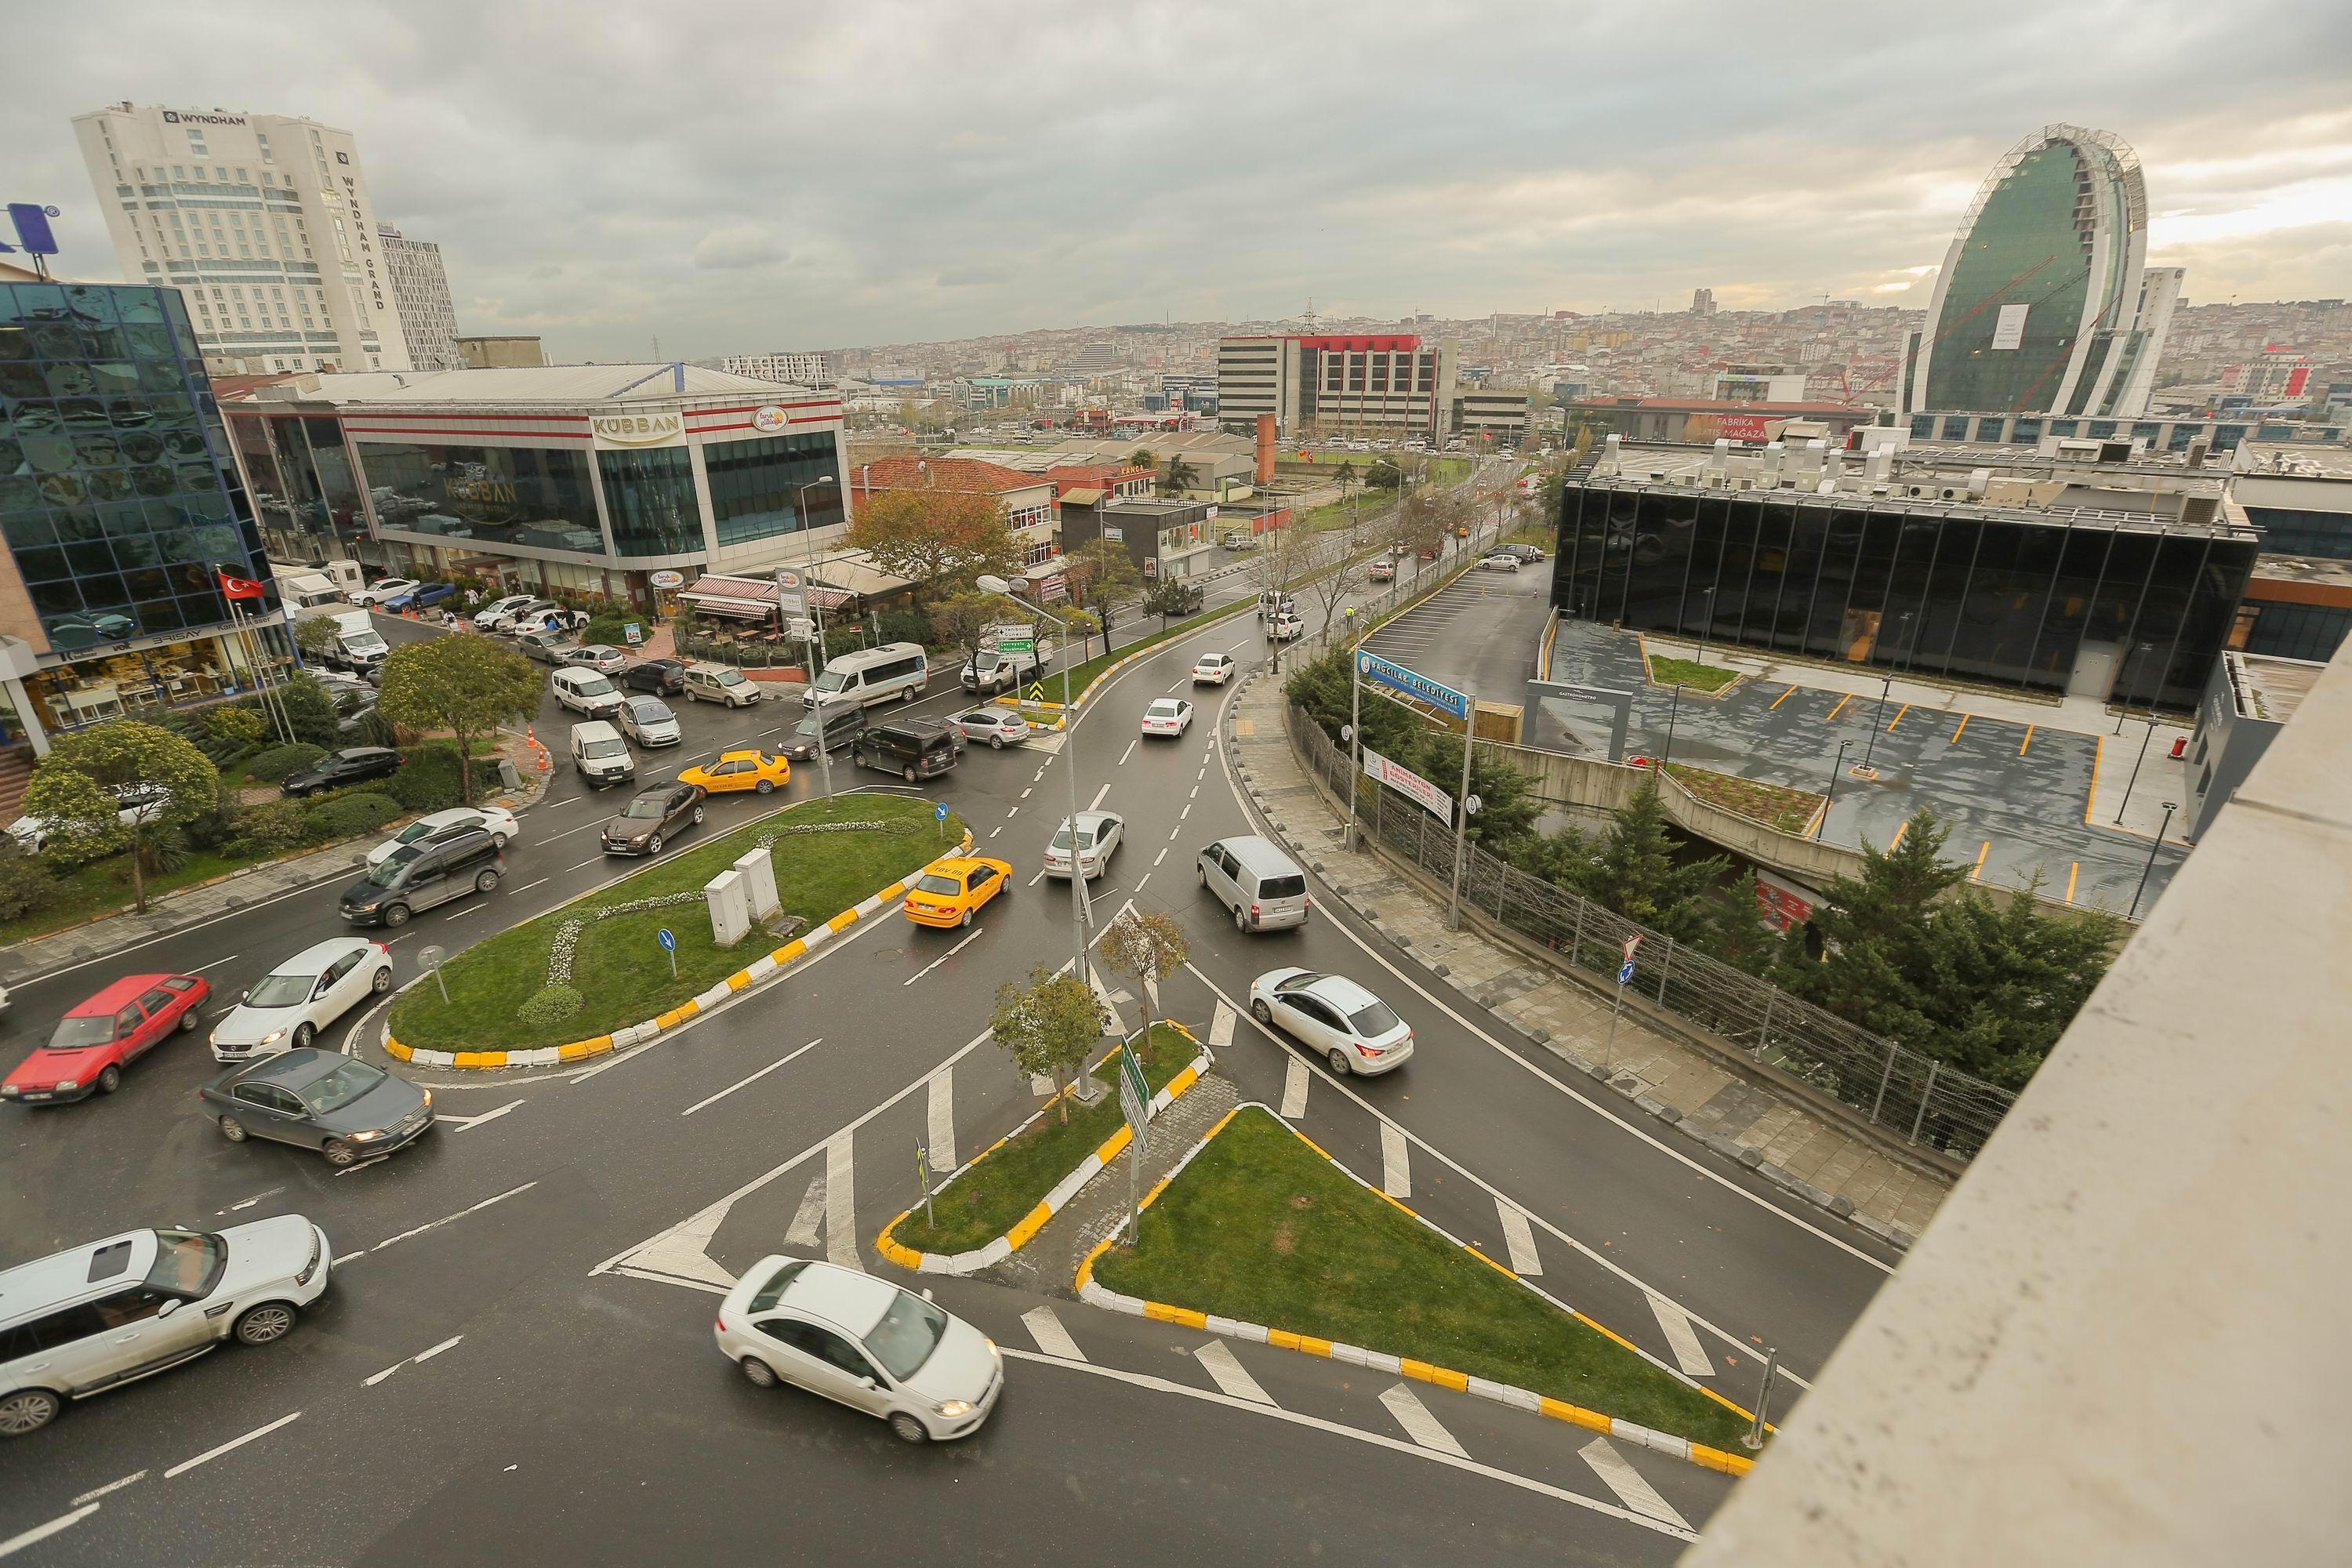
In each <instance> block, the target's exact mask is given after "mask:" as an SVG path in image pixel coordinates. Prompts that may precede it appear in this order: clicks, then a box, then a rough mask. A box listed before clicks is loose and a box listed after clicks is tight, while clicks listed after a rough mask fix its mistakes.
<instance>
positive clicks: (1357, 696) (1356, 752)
mask: <svg viewBox="0 0 2352 1568" xmlns="http://www.w3.org/2000/svg"><path fill="white" fill-rule="evenodd" d="M1348 767H1349V772H1348V837H1346V838H1344V839H1342V840H1341V844H1342V845H1343V847H1345V848H1346V849H1347V850H1348V852H1349V854H1351V855H1352V854H1354V853H1355V851H1356V780H1357V779H1358V778H1359V777H1360V776H1361V775H1362V773H1363V771H1364V677H1363V667H1362V665H1361V664H1360V662H1359V661H1358V659H1357V658H1356V650H1355V648H1354V647H1349V649H1348Z"/></svg>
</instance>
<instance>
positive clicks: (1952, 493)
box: [1936, 485, 1969, 500]
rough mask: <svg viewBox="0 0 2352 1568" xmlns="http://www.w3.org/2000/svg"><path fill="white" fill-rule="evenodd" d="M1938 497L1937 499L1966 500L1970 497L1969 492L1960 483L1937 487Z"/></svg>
mask: <svg viewBox="0 0 2352 1568" xmlns="http://www.w3.org/2000/svg"><path fill="white" fill-rule="evenodd" d="M1936 499H1937V500H1968V499H1969V492H1968V491H1967V489H1964V488H1963V487H1961V486H1959V485H1944V486H1941V487H1939V488H1938V489H1937V491H1936Z"/></svg>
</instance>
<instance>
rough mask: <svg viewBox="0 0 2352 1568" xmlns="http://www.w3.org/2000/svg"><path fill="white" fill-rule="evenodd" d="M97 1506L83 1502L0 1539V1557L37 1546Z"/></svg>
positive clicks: (74, 1523) (87, 1514)
mask: <svg viewBox="0 0 2352 1568" xmlns="http://www.w3.org/2000/svg"><path fill="white" fill-rule="evenodd" d="M139 1473H140V1474H141V1475H145V1474H146V1473H147V1472H146V1471H144V1470H142V1471H141V1472H139ZM99 1508H100V1505H99V1504H97V1503H94V1502H93V1503H85V1504H83V1505H82V1506H81V1507H79V1508H78V1509H76V1510H73V1511H72V1512H71V1513H63V1514H59V1515H58V1517H57V1518H55V1519H53V1520H51V1521H48V1522H47V1524H37V1525H35V1526H33V1528H32V1529H30V1530H28V1531H25V1532H24V1533H23V1534H21V1535H12V1536H10V1537H9V1538H8V1539H7V1540H5V1541H0V1557H13V1556H15V1555H16V1553H17V1552H22V1551H24V1550H25V1548H26V1547H27V1546H38V1545H39V1544H40V1543H41V1542H44V1541H47V1539H48V1538H49V1537H50V1536H52V1535H55V1534H57V1533H58V1531H65V1530H71V1529H72V1528H73V1527H74V1526H75V1525H77V1524H79V1523H80V1522H81V1521H83V1520H85V1519H88V1518H89V1516H90V1515H91V1514H94V1513H96V1512H97V1511H98V1510H99Z"/></svg>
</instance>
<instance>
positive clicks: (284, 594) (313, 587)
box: [269, 561, 343, 610]
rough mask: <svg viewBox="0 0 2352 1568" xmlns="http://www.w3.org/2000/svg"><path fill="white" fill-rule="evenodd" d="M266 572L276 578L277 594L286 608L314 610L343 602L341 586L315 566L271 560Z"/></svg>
mask: <svg viewBox="0 0 2352 1568" xmlns="http://www.w3.org/2000/svg"><path fill="white" fill-rule="evenodd" d="M269 575H270V576H271V577H272V578H274V579H275V580H276V581H277V584H278V598H279V599H280V600H281V601H283V602H284V604H285V605H286V607H287V608H288V609H289V610H315V609H317V608H318V607H319V606H320V605H340V604H341V603H342V602H343V590H342V588H341V585H340V584H337V583H336V582H335V580H334V579H333V578H332V577H331V576H329V575H328V574H326V573H325V572H323V571H321V570H320V569H319V568H318V567H316V566H281V565H279V564H278V563H277V562H275V561H273V562H271V563H269Z"/></svg>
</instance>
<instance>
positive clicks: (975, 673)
mask: <svg viewBox="0 0 2352 1568" xmlns="http://www.w3.org/2000/svg"><path fill="white" fill-rule="evenodd" d="M1024 640H1025V641H1029V642H1031V643H1032V644H1033V646H1032V647H1030V648H1029V649H1028V651H1026V652H1023V651H1020V649H1019V645H1020V644H1021V643H1022V642H1023V641H1024ZM1008 642H1010V643H1012V644H1013V645H1014V646H1013V649H1012V650H1010V651H1008V650H1007V649H1006V648H1005V647H1004V646H1003V645H1004V644H1005V643H1008ZM1053 657H1054V639H1053V638H1052V637H1048V636H1046V635H1045V632H1044V630H1043V628H1038V629H1036V630H1034V631H1033V629H1032V628H1031V627H1029V626H1024V625H1022V624H1020V623H1018V622H1013V621H1008V622H1005V623H1004V624H1003V625H1001V626H991V627H989V628H988V629H987V630H986V631H984V632H982V633H981V634H980V647H979V648H978V649H977V650H976V651H975V652H974V653H973V654H972V656H971V658H968V659H966V660H965V661H964V666H963V674H962V676H961V680H962V682H963V689H965V690H966V691H971V692H977V693H980V694H982V695H983V696H984V695H988V694H991V693H993V692H998V691H1007V690H1011V689H1013V688H1015V687H1018V686H1020V685H1021V684H1022V683H1023V682H1024V681H1026V680H1029V679H1034V677H1036V676H1037V675H1039V674H1041V673H1042V672H1043V671H1044V670H1045V666H1046V664H1047V662H1048V661H1050V660H1051V659H1052V658H1053Z"/></svg>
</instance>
